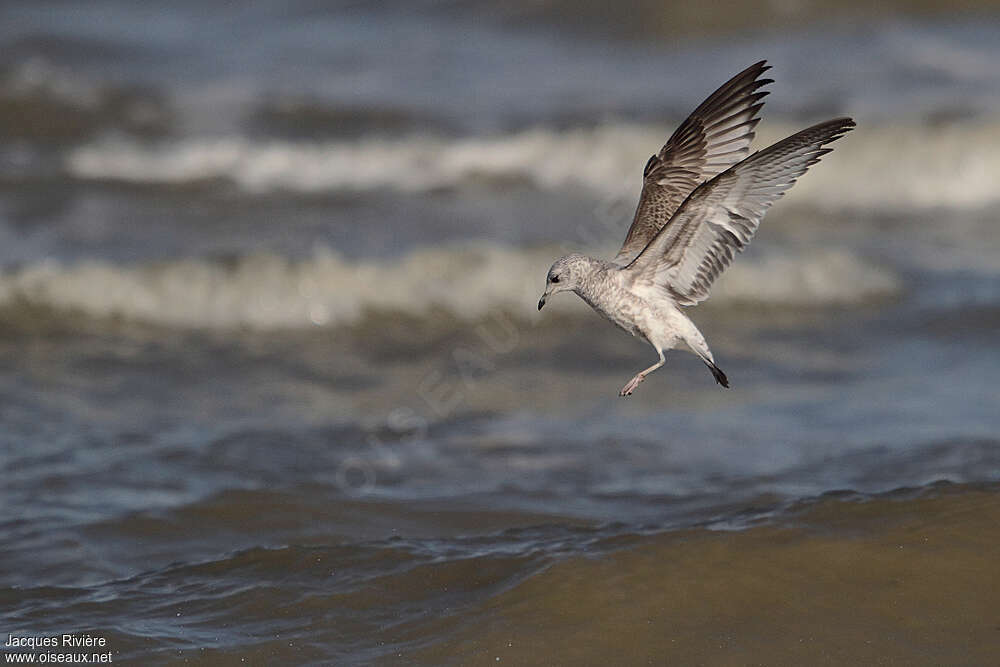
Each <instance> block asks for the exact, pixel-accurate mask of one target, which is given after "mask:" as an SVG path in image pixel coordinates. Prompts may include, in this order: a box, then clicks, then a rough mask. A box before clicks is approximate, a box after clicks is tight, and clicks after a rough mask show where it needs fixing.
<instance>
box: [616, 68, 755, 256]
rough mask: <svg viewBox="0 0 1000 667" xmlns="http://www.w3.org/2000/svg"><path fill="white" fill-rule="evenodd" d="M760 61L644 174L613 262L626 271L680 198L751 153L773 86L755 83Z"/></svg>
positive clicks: (714, 98)
mask: <svg viewBox="0 0 1000 667" xmlns="http://www.w3.org/2000/svg"><path fill="white" fill-rule="evenodd" d="M765 62H766V61H764V60H762V61H760V62H759V63H756V64H754V65H751V66H750V67H748V68H746V69H745V70H743V71H742V72H740V73H739V74H737V75H736V76H734V77H733V78H732V79H730V80H729V81H728V82H726V83H725V84H723V85H722V87H721V88H719V89H718V90H717V91H715V92H714V93H712V94H711V95H710V96H709V97H708V99H706V100H705V101H704V102H702V103H701V104H700V105H699V106H698V108H697V109H695V110H694V112H693V113H692V114H691V115H690V116H688V118H687V120H685V121H684V122H683V123H681V126H680V127H678V128H677V130H676V131H675V132H674V133H673V135H671V137H670V139H669V140H667V143H666V144H665V145H664V146H663V148H661V149H660V152H659V153H657V154H656V155H654V156H653V157H651V158H649V162H647V163H646V168H645V170H643V173H642V176H643V183H642V194H641V195H640V196H639V206H638V208H636V211H635V217H634V218H633V219H632V226H631V227H629V230H628V235H627V236H626V237H625V244H624V245H623V246H622V249H621V250H620V251H618V254H617V255H616V256H615V258H614V260H613V261H614V262H615V263H616V264H618V265H620V266H624V265H626V264H628V263H629V262H631V261H632V260H633V259H635V256H636V255H638V254H639V253H640V252H641V251H642V249H643V248H645V247H646V244H648V243H649V241H650V240H651V239H652V238H653V237H654V236H656V233H657V232H659V231H660V229H661V228H662V227H663V226H664V225H665V224H667V221H668V220H670V218H671V216H673V214H674V212H675V211H676V210H677V207H678V206H680V205H681V202H683V201H684V198H685V197H687V196H688V195H689V194H691V191H692V190H694V189H695V188H696V187H698V185H699V184H701V183H703V182H704V181H706V180H708V179H709V178H711V177H712V176H715V175H716V174H718V173H719V172H722V171H725V170H726V169H728V168H729V167H730V166H732V165H733V164H735V163H737V162H739V161H740V160H742V159H743V158H745V157H746V156H747V155H748V154H749V153H750V142H751V141H753V137H754V132H753V130H754V127H756V125H757V123H758V122H760V119H759V118H757V112H758V111H760V108H761V107H762V106H764V103H763V102H761V99H763V98H764V96H766V95H767V92H766V91H758V90H757V89H758V88H760V87H761V86H764V85H766V84H769V83H772V81H771V79H761V78H759V77H760V76H761V74H763V73H764V72H766V71H767V70H769V69H770V66H769V65H766V64H765Z"/></svg>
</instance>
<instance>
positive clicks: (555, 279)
mask: <svg viewBox="0 0 1000 667" xmlns="http://www.w3.org/2000/svg"><path fill="white" fill-rule="evenodd" d="M549 280H551V281H552V282H554V283H557V282H559V276H552V277H551V278H549Z"/></svg>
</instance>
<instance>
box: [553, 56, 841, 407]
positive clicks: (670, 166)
mask: <svg viewBox="0 0 1000 667" xmlns="http://www.w3.org/2000/svg"><path fill="white" fill-rule="evenodd" d="M768 69H770V66H768V65H766V64H765V61H763V60H762V61H761V62H759V63H756V64H755V65H751V66H750V67H748V68H747V69H745V70H744V71H742V72H740V73H739V74H737V75H736V76H735V77H733V78H732V79H730V80H729V81H728V82H727V83H725V84H724V85H723V86H722V87H721V88H719V89H718V90H717V91H715V92H714V93H712V94H711V95H710V96H709V97H708V99H706V100H705V101H704V102H702V103H701V105H700V106H699V107H698V108H697V109H695V110H694V112H693V113H692V114H691V115H690V116H688V118H687V120H685V121H684V122H683V123H681V126H680V127H678V128H677V131H675V132H674V133H673V135H672V136H671V137H670V139H669V140H667V143H666V144H665V145H664V146H663V148H661V149H660V152H659V153H657V154H656V155H654V156H652V157H651V158H649V162H647V163H646V168H645V169H644V170H643V174H642V175H643V184H642V194H641V195H640V196H639V206H638V208H637V209H636V212H635V217H634V218H633V220H632V226H631V227H629V230H628V235H627V236H626V237H625V243H624V245H622V249H621V250H620V251H618V254H617V255H616V256H615V258H614V259H612V260H611V261H610V262H608V261H605V260H601V259H594V258H593V257H587V256H585V255H581V254H577V253H574V254H571V255H566V256H565V257H561V258H559V259H558V260H556V262H555V264H553V265H552V268H550V269H549V273H548V276H547V277H546V281H545V293H544V294H542V298H541V299H539V301H538V310H541V309H542V306H544V305H545V301H546V299H548V298H549V297H550V296H552V295H553V294H556V293H557V292H565V291H572V292H576V294H577V295H578V296H579V297H580V298H581V299H583V300H584V301H586V302H587V303H588V304H590V307H591V308H593V309H594V310H596V311H597V312H598V313H600V314H601V315H603V316H604V317H606V318H607V319H609V320H611V321H612V322H613V323H615V324H617V325H618V326H619V327H621V328H622V329H624V330H625V331H627V332H629V333H630V334H632V335H633V336H638V337H640V338H642V339H644V340H646V341H648V342H649V344H650V345H652V346H653V348H655V349H656V353H657V354H658V355H659V360H658V361H657V362H656V363H655V364H653V365H652V366H650V367H649V368H647V369H645V370H643V371H640V372H639V373H638V374H636V376H635V377H633V378H632V379H631V380H629V382H628V384H626V385H625V386H624V387H622V390H621V392H620V395H621V396H630V395H631V394H632V392H633V391H635V389H636V387H638V386H639V383H641V382H642V381H643V380H644V379H646V376H647V375H649V374H650V373H652V372H653V371H655V370H656V369H657V368H659V367H660V366H662V365H663V364H664V361H665V359H664V357H663V353H664V351H666V350H669V349H672V348H674V347H676V346H677V345H678V344H679V343H683V344H684V345H686V346H687V348H688V349H689V350H690V351H691V352H693V353H694V354H696V355H698V357H699V358H701V360H702V361H703V362H705V365H707V366H708V368H709V370H711V371H712V375H713V377H715V381H716V382H718V383H719V384H720V385H722V386H723V387H726V388H728V387H729V380H728V379H727V378H726V374H725V373H723V372H722V370H720V369H719V367H718V366H716V365H715V359H714V358H713V357H712V352H711V350H709V349H708V344H707V343H706V342H705V338H704V336H702V335H701V332H700V331H698V327H696V326H695V325H694V323H693V322H692V321H691V320H690V319H688V317H687V315H685V314H684V312H683V311H682V310H681V308H682V307H684V306H694V305H697V304H698V303H701V302H702V301H704V300H705V299H707V298H708V296H709V290H710V289H711V287H712V283H713V282H715V279H716V278H718V277H719V275H720V274H721V273H722V272H723V271H724V270H725V269H726V268H727V267H728V266H729V264H730V262H732V260H733V255H734V254H735V253H737V252H741V251H742V250H743V249H744V248H745V247H746V246H747V245H748V244H749V243H750V239H752V238H753V235H754V232H756V231H757V227H758V226H759V225H760V221H761V220H762V219H763V217H764V214H765V213H766V212H767V209H768V208H770V207H771V204H773V203H774V201H775V200H777V199H778V198H779V197H781V196H782V195H783V194H784V193H785V192H786V191H787V190H788V189H789V188H791V187H792V186H793V185H794V184H795V181H796V179H798V178H799V176H801V175H802V174H804V173H805V172H806V170H807V169H809V167H811V166H812V165H814V164H816V163H817V162H818V161H819V159H820V157H821V156H822V155H824V154H826V153H829V152H830V151H831V150H832V149H830V148H824V146H826V145H827V144H829V143H830V142H832V141H835V140H837V139H839V138H840V137H842V136H843V135H844V134H845V133H846V132H848V131H850V130H851V129H852V128H853V127H854V121H853V120H851V119H850V118H836V119H834V120H828V121H826V122H824V123H819V124H818V125H813V126H812V127H809V128H806V129H805V130H802V131H801V132H797V133H796V134H793V135H792V136H790V137H788V138H786V139H782V140H781V141H779V142H778V143H776V144H774V145H772V146H769V147H768V148H765V149H764V150H762V151H758V152H756V153H754V154H753V155H749V156H748V154H749V153H750V142H751V141H752V140H753V138H754V128H755V127H756V126H757V123H758V122H760V119H759V118H758V117H757V114H758V112H759V111H760V109H761V107H763V106H764V103H763V102H762V100H763V98H764V96H766V95H767V92H766V91H761V90H759V89H760V88H761V87H762V86H765V85H766V84H769V83H773V81H772V80H771V79H762V78H760V77H761V75H762V74H763V73H764V72H766V71H767V70H768Z"/></svg>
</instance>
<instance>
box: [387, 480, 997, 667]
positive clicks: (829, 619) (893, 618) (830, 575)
mask: <svg viewBox="0 0 1000 667" xmlns="http://www.w3.org/2000/svg"><path fill="white" fill-rule="evenodd" d="M998 525H1000V488H998V487H996V486H993V487H988V488H980V489H976V490H969V491H967V492H964V493H960V492H958V491H957V489H954V488H946V489H945V491H944V493H942V494H941V495H937V496H931V497H919V498H915V499H908V500H899V499H895V498H893V497H888V498H881V499H877V500H870V501H848V502H842V501H839V500H825V501H822V502H819V503H818V504H816V505H815V506H814V507H811V508H809V509H807V510H805V511H803V512H802V513H801V515H800V516H798V517H797V518H796V519H794V520H793V521H792V522H790V523H786V524H785V525H780V526H774V525H769V526H760V527H756V528H752V529H750V530H747V531H743V532H713V531H708V530H693V531H684V532H680V533H672V534H663V535H659V536H656V537H653V538H650V539H648V540H642V541H641V542H640V543H639V544H637V545H636V546H634V547H631V548H626V549H623V550H621V551H619V552H617V553H615V554H613V555H611V556H609V557H606V558H601V559H592V558H588V557H586V556H580V557H575V558H571V559H569V560H567V561H564V562H561V563H558V564H556V565H553V566H552V567H551V568H549V569H548V570H547V571H545V572H543V573H541V574H538V575H536V576H534V577H532V578H530V579H528V580H527V581H525V582H523V583H522V584H520V585H518V586H515V587H514V588H513V589H511V590H509V591H507V592H505V593H503V594H502V595H499V596H497V597H496V598H494V599H492V600H490V601H489V602H487V603H485V604H483V605H482V606H480V607H479V608H478V609H476V610H475V611H474V612H472V613H470V614H468V615H466V616H464V617H463V618H461V619H457V620H456V621H455V625H456V626H459V628H458V629H457V631H456V632H455V635H454V636H453V637H452V638H451V639H450V640H449V641H447V642H444V643H441V644H437V645H434V646H432V647H429V648H426V649H424V650H422V651H419V652H416V653H414V654H411V655H410V656H406V657H409V658H414V659H416V660H417V661H419V662H424V663H428V664H435V663H448V664H486V663H487V662H489V663H490V664H493V663H495V662H501V663H503V664H515V665H521V664H550V665H555V664H562V665H581V664H594V665H598V664H659V665H671V664H676V665H751V664H752V665H806V664H812V665H818V664H829V665H846V664H869V665H875V664H879V665H883V664H885V665H943V664H947V665H987V664H996V661H997V660H998V656H1000V531H998V530H997V526H998Z"/></svg>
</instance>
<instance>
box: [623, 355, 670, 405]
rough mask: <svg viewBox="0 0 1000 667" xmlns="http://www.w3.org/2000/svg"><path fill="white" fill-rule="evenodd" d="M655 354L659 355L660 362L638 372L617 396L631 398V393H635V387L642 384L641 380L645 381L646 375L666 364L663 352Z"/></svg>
mask: <svg viewBox="0 0 1000 667" xmlns="http://www.w3.org/2000/svg"><path fill="white" fill-rule="evenodd" d="M656 353H657V354H658V355H660V360H659V361H657V362H656V363H655V364H653V365H652V366H650V367H649V368H647V369H646V370H644V371H639V372H638V373H637V374H636V376H635V377H634V378H632V379H631V380H629V381H628V384H627V385H625V386H624V387H622V390H621V391H620V392H618V395H619V396H631V395H632V392H633V391H635V389H636V387H638V386H639V383H640V382H642V381H643V380H645V379H646V376H647V375H649V374H650V373H652V372H653V371H655V370H656V369H657V368H659V367H660V366H662V365H663V364H664V363H666V361H667V360H666V359H664V358H663V350H659V349H658V350H657V351H656Z"/></svg>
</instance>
